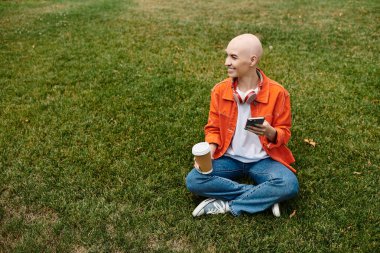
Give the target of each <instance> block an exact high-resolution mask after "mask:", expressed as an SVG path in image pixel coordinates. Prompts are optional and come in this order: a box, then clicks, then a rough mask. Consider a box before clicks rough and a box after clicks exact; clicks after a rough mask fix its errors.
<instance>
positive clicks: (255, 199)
mask: <svg viewBox="0 0 380 253" xmlns="http://www.w3.org/2000/svg"><path fill="white" fill-rule="evenodd" d="M248 174H249V176H250V177H251V178H252V179H253V180H254V181H255V182H256V183H257V185H252V186H251V188H250V189H249V190H247V191H246V192H245V193H244V194H241V195H240V196H238V197H237V198H235V199H234V200H232V201H230V208H231V211H232V213H233V214H235V215H239V214H241V213H242V212H247V213H256V212H261V211H264V210H266V209H268V208H270V207H271V206H272V205H273V204H275V203H277V202H281V201H284V200H287V199H290V198H292V197H294V196H296V195H297V194H298V188H299V186H298V180H297V177H296V176H295V174H294V173H293V172H292V171H290V170H289V169H288V168H286V167H285V166H284V165H283V164H281V163H279V162H277V161H274V160H273V159H271V158H267V159H263V160H261V161H259V162H256V163H252V164H251V165H250V166H249V167H248Z"/></svg>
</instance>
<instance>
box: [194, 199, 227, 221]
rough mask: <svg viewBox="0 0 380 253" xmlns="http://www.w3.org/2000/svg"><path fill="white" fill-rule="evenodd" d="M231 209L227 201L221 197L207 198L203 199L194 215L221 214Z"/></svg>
mask: <svg viewBox="0 0 380 253" xmlns="http://www.w3.org/2000/svg"><path fill="white" fill-rule="evenodd" d="M229 211H230V207H229V206H228V203H227V201H223V200H219V199H211V198H210V199H206V200H204V201H202V202H201V203H200V204H199V205H198V206H197V207H196V208H195V209H194V211H193V213H192V214H193V216H194V217H197V216H201V215H203V214H219V213H227V212H229Z"/></svg>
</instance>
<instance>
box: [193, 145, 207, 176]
mask: <svg viewBox="0 0 380 253" xmlns="http://www.w3.org/2000/svg"><path fill="white" fill-rule="evenodd" d="M192 152H193V155H194V157H195V161H196V162H197V163H198V165H199V170H200V172H201V173H203V174H209V173H211V172H212V162H211V150H210V144H209V143H208V142H200V143H197V144H195V145H194V146H193V149H192Z"/></svg>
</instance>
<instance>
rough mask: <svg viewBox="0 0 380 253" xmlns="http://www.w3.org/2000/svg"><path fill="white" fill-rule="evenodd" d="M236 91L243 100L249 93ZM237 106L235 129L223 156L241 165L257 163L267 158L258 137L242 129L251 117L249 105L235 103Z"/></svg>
mask: <svg viewBox="0 0 380 253" xmlns="http://www.w3.org/2000/svg"><path fill="white" fill-rule="evenodd" d="M236 91H237V92H238V93H239V95H240V97H241V98H242V99H243V100H244V98H245V96H246V95H248V93H249V91H248V92H247V93H244V92H242V91H241V90H239V88H237V89H236ZM255 92H256V94H257V93H258V88H257V89H256V90H255ZM237 105H238V119H237V124H236V129H235V133H234V137H233V139H232V142H231V144H230V146H229V147H228V149H227V151H226V154H225V155H226V156H229V157H232V158H234V159H236V160H238V161H241V162H243V163H250V162H257V161H259V160H261V159H264V158H267V157H269V156H268V154H267V152H265V150H264V149H263V146H262V145H261V142H260V139H259V137H258V136H257V135H256V134H254V133H252V132H249V131H247V130H245V129H244V127H245V124H246V122H247V119H248V118H249V117H251V105H250V104H247V103H243V104H241V103H237Z"/></svg>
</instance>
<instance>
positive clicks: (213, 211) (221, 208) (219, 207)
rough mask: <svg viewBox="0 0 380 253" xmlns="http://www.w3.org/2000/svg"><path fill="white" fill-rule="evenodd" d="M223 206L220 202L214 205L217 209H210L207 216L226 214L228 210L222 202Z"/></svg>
mask: <svg viewBox="0 0 380 253" xmlns="http://www.w3.org/2000/svg"><path fill="white" fill-rule="evenodd" d="M220 203H221V205H220V204H219V203H218V202H214V203H212V205H214V207H215V208H210V209H209V210H208V211H207V212H206V213H207V214H218V213H224V212H225V210H226V204H224V202H222V201H221V202H220Z"/></svg>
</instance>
